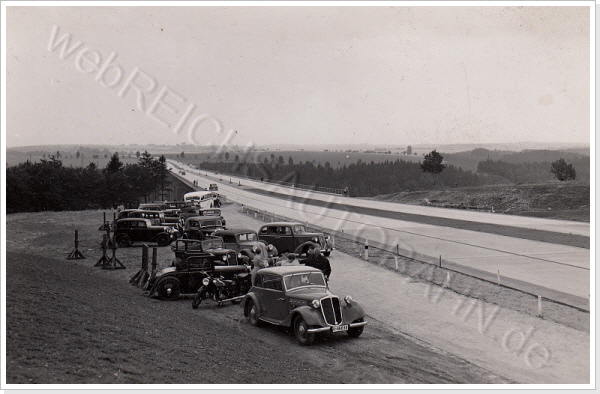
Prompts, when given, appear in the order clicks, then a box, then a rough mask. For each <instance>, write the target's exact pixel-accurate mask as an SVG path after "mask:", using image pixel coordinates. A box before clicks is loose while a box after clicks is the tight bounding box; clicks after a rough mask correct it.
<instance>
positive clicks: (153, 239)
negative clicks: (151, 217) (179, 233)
mask: <svg viewBox="0 0 600 394" xmlns="http://www.w3.org/2000/svg"><path fill="white" fill-rule="evenodd" d="M161 235H166V236H167V237H169V239H171V236H170V235H169V233H166V232H164V231H163V232H160V233H158V234H156V235H155V236H154V238H152V242H156V240H157V239H158V237H160V236H161Z"/></svg>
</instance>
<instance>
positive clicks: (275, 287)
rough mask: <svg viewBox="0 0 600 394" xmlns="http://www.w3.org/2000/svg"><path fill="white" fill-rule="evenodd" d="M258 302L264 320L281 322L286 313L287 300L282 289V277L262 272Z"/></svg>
mask: <svg viewBox="0 0 600 394" xmlns="http://www.w3.org/2000/svg"><path fill="white" fill-rule="evenodd" d="M259 297H260V299H259V302H260V305H261V310H262V314H261V317H263V318H264V319H265V320H268V321H270V322H273V323H280V322H282V321H283V320H284V319H285V318H286V317H287V315H288V308H287V302H286V300H285V294H284V291H283V282H282V278H281V276H279V275H271V274H264V275H263V276H262V291H261V292H260V294H259Z"/></svg>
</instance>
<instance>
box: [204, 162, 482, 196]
mask: <svg viewBox="0 0 600 394" xmlns="http://www.w3.org/2000/svg"><path fill="white" fill-rule="evenodd" d="M200 168H202V169H206V170H210V171H217V172H224V173H230V174H237V175H244V176H250V177H255V178H262V179H263V180H272V181H278V182H279V181H283V182H290V183H294V184H302V185H311V186H318V187H327V188H334V189H344V188H346V187H348V188H349V190H350V194H351V195H353V196H375V195H378V194H388V193H395V192H399V191H405V190H411V191H412V190H425V189H431V188H445V187H448V186H452V187H456V186H478V185H480V184H481V183H480V179H479V177H478V176H477V174H474V173H472V172H471V171H463V170H462V168H457V167H455V166H452V165H449V166H446V167H445V168H444V171H443V172H441V173H438V174H437V175H431V174H425V173H423V171H422V169H421V166H420V164H419V163H414V162H408V161H404V160H401V159H397V160H393V161H384V162H379V163H375V162H373V161H371V162H370V163H365V162H362V161H361V160H359V161H358V162H356V163H353V164H350V165H344V166H342V167H338V168H334V167H332V166H331V163H329V162H325V164H324V165H322V164H321V163H318V164H317V165H315V164H314V163H313V162H311V161H308V162H304V163H303V162H300V163H297V164H293V160H288V164H285V162H284V161H283V160H281V159H278V160H273V161H269V160H268V159H266V158H265V160H264V161H263V162H262V163H248V162H245V161H242V162H234V163H231V162H209V161H204V162H202V163H200Z"/></svg>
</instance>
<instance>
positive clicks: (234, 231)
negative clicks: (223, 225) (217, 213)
mask: <svg viewBox="0 0 600 394" xmlns="http://www.w3.org/2000/svg"><path fill="white" fill-rule="evenodd" d="M213 220H214V219H213ZM239 233H256V231H255V230H249V229H245V228H233V229H227V230H217V231H215V234H227V235H229V234H239Z"/></svg>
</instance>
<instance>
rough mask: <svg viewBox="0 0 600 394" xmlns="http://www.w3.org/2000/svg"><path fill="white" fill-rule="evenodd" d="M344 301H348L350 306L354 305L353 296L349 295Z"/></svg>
mask: <svg viewBox="0 0 600 394" xmlns="http://www.w3.org/2000/svg"><path fill="white" fill-rule="evenodd" d="M344 301H346V304H348V305H350V304H352V296H349V295H347V296H346V297H344Z"/></svg>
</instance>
